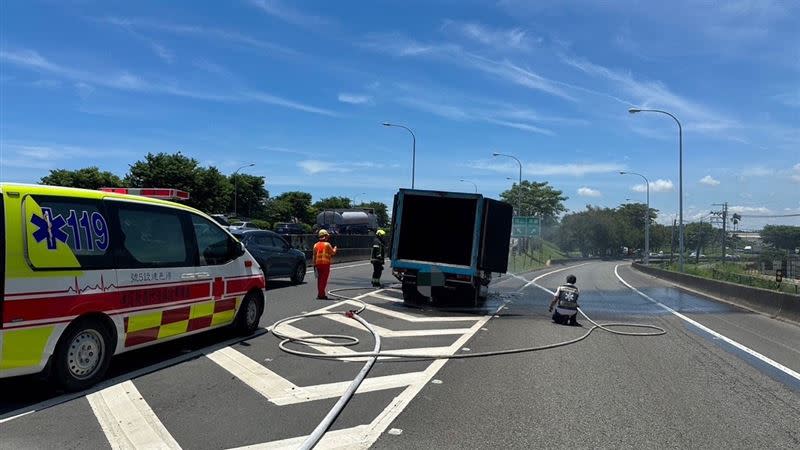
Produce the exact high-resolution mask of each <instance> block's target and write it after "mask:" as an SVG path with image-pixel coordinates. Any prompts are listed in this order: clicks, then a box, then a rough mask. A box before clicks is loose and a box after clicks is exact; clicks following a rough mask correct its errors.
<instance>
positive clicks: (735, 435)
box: [0, 261, 800, 449]
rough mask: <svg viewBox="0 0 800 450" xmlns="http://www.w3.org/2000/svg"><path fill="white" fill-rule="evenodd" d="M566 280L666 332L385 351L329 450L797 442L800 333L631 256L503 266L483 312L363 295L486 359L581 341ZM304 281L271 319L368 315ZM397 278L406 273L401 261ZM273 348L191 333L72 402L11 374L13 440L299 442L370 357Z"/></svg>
mask: <svg viewBox="0 0 800 450" xmlns="http://www.w3.org/2000/svg"><path fill="white" fill-rule="evenodd" d="M568 273H572V274H575V275H576V276H577V278H578V286H579V288H580V289H581V297H580V300H581V305H582V307H583V309H584V311H585V312H586V313H587V314H588V315H589V316H590V317H592V319H594V320H596V321H598V322H638V323H651V324H654V325H657V326H660V327H662V328H664V329H666V330H667V334H666V335H664V336H656V337H626V336H617V335H611V334H608V333H605V332H603V331H601V330H597V331H595V332H594V333H593V334H592V335H591V336H589V338H588V339H586V340H584V341H582V342H580V343H578V344H575V345H572V346H569V347H565V348H560V349H554V350H547V351H542V352H536V353H522V354H516V355H509V356H497V357H486V358H479V359H463V360H449V361H446V360H437V361H431V360H405V359H381V360H380V361H379V362H378V364H376V365H375V367H374V369H373V370H372V372H371V373H370V375H369V377H368V379H367V382H365V384H364V385H362V387H361V389H360V390H359V392H358V393H357V394H356V396H355V397H354V399H353V400H352V401H351V402H350V403H349V404H348V405H347V407H346V408H345V410H344V412H343V413H342V415H341V416H340V417H339V418H338V419H337V421H336V422H335V423H334V425H333V427H332V429H331V431H330V432H329V433H328V434H327V435H326V436H325V438H324V439H323V441H322V442H321V444H320V446H319V448H358V447H361V448H365V447H370V446H374V447H377V448H494V447H513V448H531V447H548V448H552V447H572V448H574V447H579V448H590V447H591V448H597V447H637V448H643V447H644V448H665V447H709V448H722V447H727V448H753V447H759V448H797V447H798V446H800V427H798V426H797V424H798V423H800V375H798V373H797V372H800V327H799V326H797V325H794V324H790V323H786V322H781V321H777V320H774V319H771V318H769V317H765V316H761V315H758V314H755V313H751V312H746V311H743V310H738V309H736V308H734V307H731V306H728V305H725V304H720V303H717V302H714V301H712V300H708V299H704V298H700V297H699V296H697V295H695V294H689V293H685V292H683V291H681V290H679V289H677V288H675V287H674V286H672V285H670V284H668V283H665V282H662V281H660V280H657V279H655V278H652V277H650V276H647V275H643V274H641V273H639V272H636V271H635V270H633V269H631V268H630V266H629V265H628V264H627V263H624V262H621V261H617V262H600V261H595V262H589V263H580V264H575V265H573V267H553V268H550V269H546V270H542V271H537V272H533V273H526V274H520V275H519V276H517V277H514V276H504V277H502V278H501V279H500V280H495V282H493V284H492V287H491V295H490V299H489V301H488V302H487V305H486V306H485V307H483V308H480V309H478V310H472V309H469V308H463V307H457V306H449V307H445V308H429V307H426V308H409V307H406V306H404V305H403V304H402V303H401V302H400V301H399V298H400V295H399V293H398V292H396V291H394V290H391V289H386V290H382V291H379V292H374V293H373V292H371V290H370V289H364V290H362V291H354V292H353V293H352V295H353V296H363V297H361V299H362V300H363V301H364V302H366V303H367V304H368V305H369V307H368V309H367V310H366V311H365V312H364V313H363V314H362V317H364V318H365V319H366V320H368V321H369V322H370V323H372V324H373V325H376V326H378V327H379V331H380V333H381V334H382V337H383V344H384V346H383V348H384V350H403V349H411V350H408V351H411V352H413V353H415V354H417V353H425V352H428V353H442V352H446V353H451V354H452V353H465V352H482V351H491V350H500V349H504V348H516V347H526V346H536V345H543V344H547V343H551V342H557V341H563V340H567V339H571V338H574V337H577V336H579V335H580V334H582V333H584V332H585V330H586V329H587V327H588V326H589V325H588V323H587V322H586V320H583V321H582V323H583V326H584V327H583V328H581V327H568V326H561V325H556V324H554V323H552V321H551V320H550V317H549V315H548V313H547V304H548V302H549V299H550V298H551V295H550V294H549V293H548V292H547V290H551V291H552V290H554V289H555V288H556V287H557V285H558V284H560V283H561V282H562V281H563V279H564V277H565V276H566V275H567V274H568ZM370 275H371V267H370V266H369V265H368V264H364V263H349V264H343V265H341V266H339V267H337V268H336V270H334V271H333V273H332V277H331V285H330V287H331V288H343V287H356V286H367V285H368V284H369V279H370ZM534 280H535V281H534ZM306 281H307V283H305V284H302V285H299V286H292V285H290V284H289V283H288V281H287V282H284V281H281V280H274V281H270V282H269V286H268V288H269V290H268V294H267V309H266V312H265V315H264V317H263V318H262V322H261V324H262V326H263V327H265V328H266V327H269V326H270V325H272V324H273V323H274V322H275V321H276V320H278V319H280V318H283V317H287V316H292V315H296V314H300V313H303V312H310V311H315V310H318V309H321V308H324V309H327V310H334V311H346V310H348V309H352V308H353V307H354V306H353V305H352V304H348V303H346V302H339V301H318V300H315V299H313V297H314V293H315V287H314V280H313V275H309V278H308V279H307V280H306ZM384 281H385V282H386V283H387V284H388V283H391V282H392V281H393V280H392V279H391V277H390V275H389V274H388V270H387V271H385V272H384ZM623 281H624V282H625V283H628V284H629V285H630V287H629V286H626V285H625V284H623ZM632 288H635V289H636V291H635V290H634V289H632ZM287 331H288V332H290V333H295V334H296V335H303V334H308V333H314V334H320V333H322V334H350V335H353V336H356V337H358V338H359V339H360V340H361V342H360V343H359V344H358V345H357V346H355V347H348V348H346V349H342V348H337V347H321V346H318V347H316V351H317V352H321V353H339V354H342V353H347V352H349V351H368V350H371V349H372V345H373V343H372V341H371V339H370V335H369V334H368V333H367V332H366V331H365V330H363V329H362V328H360V327H359V326H358V325H357V324H356V323H355V321H353V320H352V319H346V318H344V317H343V316H342V317H341V318H340V319H331V318H313V319H306V320H302V321H297V322H294V323H291V324H289V325H288V328H285V329H284V332H287ZM632 331H636V330H632ZM277 344H278V340H277V339H276V338H275V337H274V336H272V334H271V333H269V332H268V330H262V331H261V333H260V334H258V335H256V336H253V337H251V338H249V339H245V340H242V339H239V338H237V337H236V336H235V335H233V334H231V333H230V332H227V331H225V330H222V331H217V332H211V333H207V334H205V335H201V336H198V337H193V338H187V339H182V340H178V341H175V342H172V343H167V344H164V345H161V346H156V347H153V348H150V349H143V350H140V351H136V352H131V353H130V354H125V355H120V356H119V357H117V358H116V359H115V360H114V361H113V363H112V369H111V373H110V374H109V380H108V381H107V382H105V383H103V384H101V385H100V386H98V387H97V388H96V389H93V390H91V391H88V392H82V393H78V394H75V395H65V394H62V393H59V392H56V391H54V390H53V389H52V388H50V387H49V386H48V385H47V383H46V382H43V381H39V380H37V379H36V378H34V377H26V378H18V379H11V380H0V448H2V449H6V448H8V449H12V448H13V449H18V448H82V449H93V448H109V447H113V448H187V449H188V448H192V449H194V448H197V449H219V448H237V447H244V446H251V448H296V447H297V446H298V445H299V444H300V443H301V442H302V440H303V438H304V437H305V436H306V435H308V434H309V433H310V432H311V431H312V430H313V428H314V427H315V426H316V424H317V423H318V422H319V421H320V420H321V419H322V418H323V417H324V416H325V414H326V413H327V411H328V409H329V408H330V407H331V406H332V405H333V404H334V403H335V402H336V400H337V399H338V396H339V395H340V394H341V393H342V392H343V391H344V388H345V387H346V385H347V384H349V381H350V380H351V379H352V378H353V377H354V376H355V374H356V373H357V372H358V371H359V370H360V368H361V366H362V364H363V362H361V361H331V360H321V359H310V358H301V357H297V356H293V355H288V354H286V353H284V352H282V351H280V350H279V349H278V346H277Z"/></svg>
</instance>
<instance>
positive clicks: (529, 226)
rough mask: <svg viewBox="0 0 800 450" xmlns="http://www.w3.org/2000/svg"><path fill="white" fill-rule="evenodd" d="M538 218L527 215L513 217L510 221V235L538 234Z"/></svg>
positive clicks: (517, 236)
mask: <svg viewBox="0 0 800 450" xmlns="http://www.w3.org/2000/svg"><path fill="white" fill-rule="evenodd" d="M539 225H540V222H539V218H538V217H529V216H519V217H514V219H513V221H512V222H511V237H516V238H520V237H533V236H538V235H539Z"/></svg>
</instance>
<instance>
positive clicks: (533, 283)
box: [519, 261, 592, 294]
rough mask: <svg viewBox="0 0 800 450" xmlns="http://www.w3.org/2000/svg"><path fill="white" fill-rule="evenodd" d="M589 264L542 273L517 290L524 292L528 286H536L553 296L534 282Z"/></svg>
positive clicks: (551, 292) (548, 290) (549, 291)
mask: <svg viewBox="0 0 800 450" xmlns="http://www.w3.org/2000/svg"><path fill="white" fill-rule="evenodd" d="M591 263H592V262H591V261H590V262H585V263H581V264H576V265H574V266H567V267H562V268H561V269H557V270H553V271H550V272H547V273H543V274H541V275H539V276H538V277H536V278H534V279H532V280H531V281H528V282H527V283H525V286H522V287H521V288H519V290H520V291H524V290H525V289H526V288H527V287H528V286H531V285H533V286H536V287H537V288H539V289H541V290H543V291H545V292H548V293H550V294H555V292H553V291H551V290H550V289H547V288H546V287H544V286H540V285H539V284H538V283H536V282H537V281H539V280H541V279H542V278H544V277H546V276H548V275H552V274H554V273H558V272H563V271H565V270H569V269H574V268H576V267H581V266H585V265H587V264H591Z"/></svg>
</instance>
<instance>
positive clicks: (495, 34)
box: [442, 20, 541, 51]
mask: <svg viewBox="0 0 800 450" xmlns="http://www.w3.org/2000/svg"><path fill="white" fill-rule="evenodd" d="M442 30H444V31H446V32H454V33H455V34H457V35H459V36H462V37H466V38H468V39H470V40H472V41H475V42H478V43H480V44H482V45H485V46H487V47H491V48H493V49H496V50H501V51H502V50H530V49H531V48H533V47H534V46H535V45H536V44H538V43H541V38H534V37H532V36H530V35H529V34H528V32H527V31H525V30H523V29H521V28H510V29H500V28H489V27H486V26H484V25H482V24H479V23H474V22H459V21H455V20H445V21H444V24H443V25H442Z"/></svg>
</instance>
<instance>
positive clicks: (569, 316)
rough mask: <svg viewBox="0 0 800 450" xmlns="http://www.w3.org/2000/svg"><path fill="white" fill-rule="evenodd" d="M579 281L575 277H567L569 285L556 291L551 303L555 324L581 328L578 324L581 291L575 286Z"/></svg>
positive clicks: (564, 285) (562, 286)
mask: <svg viewBox="0 0 800 450" xmlns="http://www.w3.org/2000/svg"><path fill="white" fill-rule="evenodd" d="M576 281H577V279H576V278H575V275H568V276H567V284H563V285H561V286H559V287H558V289H557V290H556V293H555V296H554V297H553V301H552V302H550V309H549V311H553V307H554V306H555V307H556V310H555V312H553V322H555V323H558V324H561V325H573V326H580V324H579V323H578V296H580V291H578V287H577V286H575V282H576Z"/></svg>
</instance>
